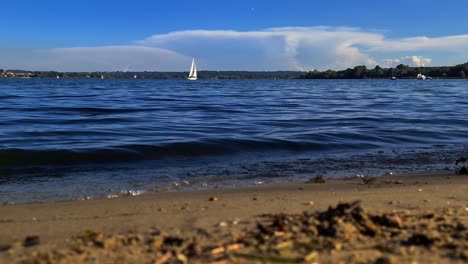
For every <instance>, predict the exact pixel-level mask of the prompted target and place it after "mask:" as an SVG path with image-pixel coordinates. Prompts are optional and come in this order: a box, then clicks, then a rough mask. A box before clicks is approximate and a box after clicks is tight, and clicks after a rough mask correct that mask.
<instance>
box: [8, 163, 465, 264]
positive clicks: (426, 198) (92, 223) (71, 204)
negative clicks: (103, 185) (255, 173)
mask: <svg viewBox="0 0 468 264" xmlns="http://www.w3.org/2000/svg"><path fill="white" fill-rule="evenodd" d="M357 200H360V201H361V203H360V205H359V206H360V208H363V210H365V212H366V214H367V213H369V214H370V215H379V216H385V217H397V218H398V219H412V220H411V223H419V222H418V221H423V220H418V219H422V218H424V217H422V216H424V215H426V214H428V213H430V214H433V215H434V217H435V218H434V219H438V218H437V217H439V218H440V217H442V218H444V220H443V221H445V222H446V223H445V222H444V223H445V225H453V226H455V227H456V228H455V229H456V230H455V231H453V232H455V233H440V234H438V237H442V238H440V239H439V240H437V241H439V242H440V241H442V242H444V241H445V240H444V239H447V240H449V238H448V237H450V236H453V234H460V238H458V235H455V237H456V238H455V240H454V241H455V242H453V243H455V246H454V245H452V244H450V243H451V242H450V241H449V242H447V243H449V244H443V243H442V242H440V243H439V242H437V243H439V244H437V243H435V242H434V243H432V242H431V243H429V242H428V243H423V242H424V241H423V242H421V243H419V244H418V243H414V244H411V243H410V244H405V243H400V244H401V245H400V244H399V246H396V247H398V250H393V249H387V250H384V249H381V248H380V247H378V246H372V247H368V245H370V244H372V243H373V242H372V239H373V238H372V236H370V237H368V236H367V235H366V234H361V233H359V232H358V233H356V234H358V235H356V236H354V235H351V236H348V235H345V236H344V237H339V236H337V237H336V240H333V239H334V238H333V237H332V238H331V239H332V240H330V241H332V244H333V246H331V247H321V248H318V249H314V250H315V251H314V252H308V253H307V252H305V253H304V252H303V254H302V253H300V254H302V255H301V256H300V257H299V259H298V257H297V256H294V257H291V258H288V257H284V258H281V257H282V255H281V254H282V253H281V252H282V251H281V250H278V249H276V251H275V250H273V253H271V254H270V253H268V252H269V251H268V250H267V249H262V247H261V246H259V245H257V246H255V247H253V246H252V245H253V244H252V243H251V242H245V241H247V240H245V239H246V238H245V237H248V236H247V235H245V234H250V235H252V234H253V233H254V231H255V230H257V231H258V228H259V226H258V225H257V222H258V221H260V222H262V221H266V222H268V221H269V220H265V219H264V218H260V217H259V216H260V215H262V214H268V215H269V216H270V217H273V219H274V218H275V217H278V216H277V215H276V214H280V213H282V214H300V213H302V212H304V211H308V212H310V213H317V212H326V210H327V209H328V208H329V207H330V206H332V207H334V206H337V205H338V204H339V203H340V202H341V203H348V205H349V204H350V203H352V202H353V201H357ZM359 210H360V209H359ZM359 210H358V211H357V212H360V211H359ZM347 213H348V212H347ZM351 214H353V213H351ZM357 214H361V213H357ZM420 216H421V217H422V218H421V217H420ZM353 217H355V216H353ZM385 217H384V218H385ZM348 218H349V217H347V216H346V217H345V218H343V219H345V220H346V219H348ZM361 218H362V217H361ZM361 218H359V219H361ZM291 219H292V218H291ZM370 219H374V220H372V221H374V222H375V219H377V218H375V217H374V218H372V217H371V218H370ZM379 219H380V218H379ZM392 219H393V218H392ZM270 220H271V219H270ZM294 221H295V220H294ZM294 221H292V220H291V222H294ZM330 221H331V220H330ZM333 221H334V220H333ZM343 221H344V220H343ZM346 221H347V220H346ZM346 221H344V222H346ZM398 221H400V220H398ZM398 221H397V222H398ZM408 221H409V220H408ZM424 221H425V220H424ZM434 221H436V220H434ZM441 221H442V220H441ZM339 223H340V224H341V223H342V221H341V220H340V221H339ZM434 223H435V224H434V225H436V224H437V225H438V222H434ZM403 224H404V223H403ZM403 224H402V225H401V226H396V227H395V226H391V228H399V229H405V228H407V229H405V231H404V233H402V234H401V237H402V239H407V240H405V241H410V239H411V238H412V235H414V234H412V233H411V232H413V231H414V230H416V231H417V228H413V227H409V226H403ZM365 225H367V224H365ZM373 225H375V226H376V228H382V230H383V231H382V232H378V233H379V234H386V233H385V232H387V231H388V228H390V227H387V226H383V227H382V226H380V225H379V223H377V222H375V223H373ZM426 225H427V226H428V227H427V229H428V230H432V229H431V228H432V227H431V224H426V223H424V225H422V226H423V227H424V226H426ZM418 226H419V227H421V225H419V224H418ZM419 227H418V228H419ZM465 227H468V176H466V175H455V174H454V173H452V172H442V173H429V172H428V173H422V174H413V175H401V176H385V177H378V178H376V180H375V181H374V182H371V183H367V184H365V183H364V182H363V181H362V180H361V179H358V178H352V179H338V180H337V179H334V180H331V179H327V180H326V181H325V182H324V183H314V182H312V183H284V184H274V185H258V186H255V187H249V188H238V189H212V190H204V191H176V192H161V193H149V194H144V195H140V196H134V197H118V198H110V199H95V200H83V201H67V202H51V203H32V204H15V205H11V204H4V205H1V206H0V234H1V237H0V263H11V262H13V263H14V262H20V261H32V260H36V261H37V260H42V261H43V262H44V263H47V262H46V260H47V261H50V260H52V262H63V263H67V262H90V263H95V262H97V263H133V262H136V263H141V262H143V263H158V261H159V263H177V262H175V261H176V260H177V261H179V263H183V262H184V261H186V260H187V259H188V262H189V263H193V262H195V263H196V262H201V263H203V262H205V261H223V262H227V263H230V262H240V263H251V262H253V263H256V262H261V261H265V262H274V261H277V262H280V263H281V262H318V263H323V262H340V261H342V262H344V263H349V262H360V261H362V262H371V263H372V262H377V261H387V262H380V263H399V262H401V261H403V262H406V261H417V262H419V263H424V262H427V261H429V262H432V263H453V262H460V263H463V262H465V261H468V242H467V241H468V232H467V230H466V228H465ZM269 228H273V227H269ZM281 228H282V229H287V228H285V227H281ZM288 228H289V227H288ZM421 228H422V227H421ZM434 228H435V229H434V230H439V229H440V228H439V229H437V226H435V227H434ZM457 228H460V230H458V229H457ZM354 229H356V228H354ZM354 229H353V230H354ZM358 229H359V228H358ZM413 229H414V230H413ZM155 230H157V231H155ZM288 230H289V229H288ZM292 230H294V228H293V229H292ZM411 230H413V231H411ZM439 231H440V230H439ZM439 231H437V232H439ZM265 232H267V231H265ZM272 232H273V233H272V234H280V235H281V236H284V234H283V233H284V232H286V233H288V232H290V231H287V230H283V231H281V230H274V231H272ZM276 232H280V233H276ZM281 232H283V233H281ZM356 232H357V231H356ZM388 232H390V231H388ZM392 232H393V233H392V234H394V233H395V231H392ZM421 232H423V231H421ZM424 232H425V231H424ZM434 232H435V231H434ZM440 232H442V231H440ZM444 232H445V231H444ZM351 233H352V234H354V233H353V232H351ZM163 234H165V235H164V236H165V237H166V238H168V237H177V238H178V239H185V238H190V239H191V240H193V239H194V238H196V240H197V241H198V242H197V243H198V245H199V247H200V248H201V249H200V250H201V251H200V252H198V251H197V252H198V253H197V254H195V253H194V254H192V255H193V257H192V255H190V254H188V253H184V252H186V251H184V250H182V249H180V252H178V250H177V248H176V249H169V248H168V247H169V246H171V247H172V246H173V245H172V244H171V245H169V246H168V245H166V244H164V243H165V242H164V243H163V246H161V245H159V246H160V247H159V248H157V249H150V248H148V247H149V245H153V244H154V243H153V242H154V241H157V239H156V240H155V238H154V236H163ZM345 234H347V233H346V232H345ZM389 234H390V233H389ZM447 234H448V235H447ZM129 235H132V236H136V237H137V238H136V241H137V242H134V243H133V244H132V243H130V244H125V243H123V242H120V244H119V243H117V244H118V245H114V246H113V247H111V246H109V247H108V244H109V243H110V244H112V243H114V242H115V239H116V237H119V239H121V240H122V239H123V238H122V237H125V238H126V239H128V236H129ZM148 236H150V237H151V239H150V240H148ZM382 236H383V235H382ZM382 236H381V237H380V238H379V239H377V238H376V241H380V242H379V243H380V244H382V243H384V242H382V241H385V240H382V239H383V238H382ZM394 236H395V237H400V235H395V234H394ZM202 237H204V238H202ZM239 237H243V238H245V239H244V240H242V239H240V238H239ZM287 237H289V238H288V239H290V240H291V239H292V241H296V240H297V238H296V237H295V236H287ZM318 237H320V235H318ZM363 237H365V239H364V240H363ZM426 238H427V237H426ZM239 239H240V240H239ZM281 239H282V240H281ZM281 239H280V240H278V241H280V242H278V243H285V242H287V241H290V240H284V239H285V238H284V237H282V238H281ZM324 239H325V240H327V239H329V238H328V236H327V237H325V238H324ZM353 239H356V240H355V241H354V240H353ZM387 239H388V241H391V235H389V237H388V238H387ZM121 240H119V241H121ZM325 240H324V241H325ZM138 241H139V242H138ZM145 241H146V242H145ZM148 241H152V242H151V243H150V244H148V243H147V242H148ZM164 241H166V240H164ZM327 241H328V240H327ZM333 241H335V242H336V243H341V244H343V243H344V244H343V245H345V246H344V247H342V246H336V245H335V244H334V243H335V242H333ZM347 241H352V243H351V244H349V245H347V244H346V243H347ZM418 241H419V240H418ZM263 242H264V243H265V244H267V241H266V240H263ZM322 242H323V241H322ZM322 242H320V243H322ZM426 242H427V241H426ZM77 243H78V244H79V246H77ZM122 243H123V244H122ZM181 243H182V242H181ZM249 243H250V244H249ZM268 243H270V242H268ZM271 243H273V242H271ZM274 243H277V241H275V242H274ZM288 243H289V242H288ZM323 243H324V242H323ZM327 243H328V242H327ZM375 243H377V242H375ZM379 243H377V244H379ZM444 243H445V242H444ZM114 244H115V243H114ZM182 244H183V243H182ZM254 244H255V243H254ZM293 244H294V243H293ZM164 245H165V246H164ZM277 245H278V244H275V247H276V246H277ZM288 245H289V244H288ZM291 245H292V244H291ZM294 245H296V244H294ZM359 245H366V247H365V248H362V247H361V248H360V247H359ZM437 245H441V246H437ZM176 246H178V247H183V246H181V245H176ZM219 246H221V249H220V251H222V252H212V250H214V249H216V248H217V247H219ZM228 246H230V248H229V247H228ZM251 246H252V248H250V247H251ZM445 246H447V248H448V249H447V250H448V251H447V250H446V249H445ZM450 246H452V248H453V247H456V248H455V249H453V250H451V249H450ZM76 247H78V248H79V250H76ZM156 247H157V246H156ZM288 247H290V246H288ZM291 247H292V246H291ZM405 250H406V251H405ZM230 251H232V252H239V253H236V254H234V253H232V254H230V253H229V252H230ZM279 251H281V252H279ZM287 251H288V252H289V251H291V250H290V249H288V250H287ZM293 251H294V250H293ZM148 252H149V253H148ZM181 252H182V253H181ZM207 252H208V253H207ZM278 252H279V253H278ZM296 253H297V254H299V253H298V252H295V253H294V254H296ZM178 254H180V256H179V255H178ZM184 254H185V255H184ZM217 254H218V255H217ZM275 254H276V255H275ZM278 254H279V255H278ZM285 254H286V253H285ZM287 254H289V255H290V252H289V253H287ZM291 254H292V253H291ZM300 254H299V255H300ZM277 255H278V256H277ZM259 256H263V257H264V258H263V259H262V258H261V257H259ZM274 256H277V258H274ZM184 258H186V259H185V260H184ZM301 260H302V261H301ZM26 263H28V262H26ZM39 263H41V262H39Z"/></svg>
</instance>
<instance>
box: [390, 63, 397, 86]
mask: <svg viewBox="0 0 468 264" xmlns="http://www.w3.org/2000/svg"><path fill="white" fill-rule="evenodd" d="M394 63H395V61H394V60H392V69H391V70H392V78H390V80H393V81H395V80H397V77H395V76H393V64H394Z"/></svg>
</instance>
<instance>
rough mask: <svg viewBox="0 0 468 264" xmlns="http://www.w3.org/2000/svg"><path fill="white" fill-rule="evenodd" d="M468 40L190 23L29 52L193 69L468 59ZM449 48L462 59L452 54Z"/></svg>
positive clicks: (93, 66)
mask: <svg viewBox="0 0 468 264" xmlns="http://www.w3.org/2000/svg"><path fill="white" fill-rule="evenodd" d="M466 43H468V35H457V36H443V37H434V38H430V37H421V36H419V37H408V38H388V37H386V36H385V32H380V31H365V30H362V29H359V28H350V27H327V26H317V27H278V28H268V29H264V30H257V31H235V30H185V31H175V32H169V33H167V34H157V35H153V36H150V37H148V38H146V39H143V40H136V41H133V42H132V43H131V44H129V45H125V46H101V47H71V48H53V49H48V50H42V51H41V52H38V53H35V54H33V55H31V56H29V57H28V58H25V59H27V60H28V61H27V63H28V65H32V67H33V68H34V69H40V70H62V71H113V70H130V71H143V70H148V71H153V70H154V71H187V69H188V65H189V64H190V61H191V58H192V57H195V58H196V59H197V61H198V66H199V68H200V69H202V70H203V69H206V70H311V69H320V70H326V69H345V68H348V67H354V66H356V65H366V66H368V67H373V66H375V65H377V64H378V65H380V66H383V67H391V66H392V64H394V66H396V65H397V64H399V63H404V64H409V65H411V66H420V65H421V66H428V65H444V64H455V63H463V62H465V61H464V60H466V57H468V45H466ZM448 54H450V56H451V58H459V59H460V61H447V60H448V59H447V58H448V57H450V56H447V55H448ZM19 65H20V66H21V63H20V64H19ZM0 66H2V65H0ZM30 68H31V67H30Z"/></svg>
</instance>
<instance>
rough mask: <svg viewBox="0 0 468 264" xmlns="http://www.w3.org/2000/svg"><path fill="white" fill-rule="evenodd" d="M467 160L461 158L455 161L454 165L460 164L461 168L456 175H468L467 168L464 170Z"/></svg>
mask: <svg viewBox="0 0 468 264" xmlns="http://www.w3.org/2000/svg"><path fill="white" fill-rule="evenodd" d="M466 161H467V159H466V157H461V158H459V159H457V161H456V162H455V165H458V164H461V168H460V169H459V170H458V174H461V175H463V174H468V168H466V165H465V163H466Z"/></svg>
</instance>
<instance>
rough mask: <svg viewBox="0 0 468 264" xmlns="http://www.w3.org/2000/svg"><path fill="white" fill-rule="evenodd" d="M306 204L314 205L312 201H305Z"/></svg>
mask: <svg viewBox="0 0 468 264" xmlns="http://www.w3.org/2000/svg"><path fill="white" fill-rule="evenodd" d="M306 205H314V201H310V202H307V203H306Z"/></svg>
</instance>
